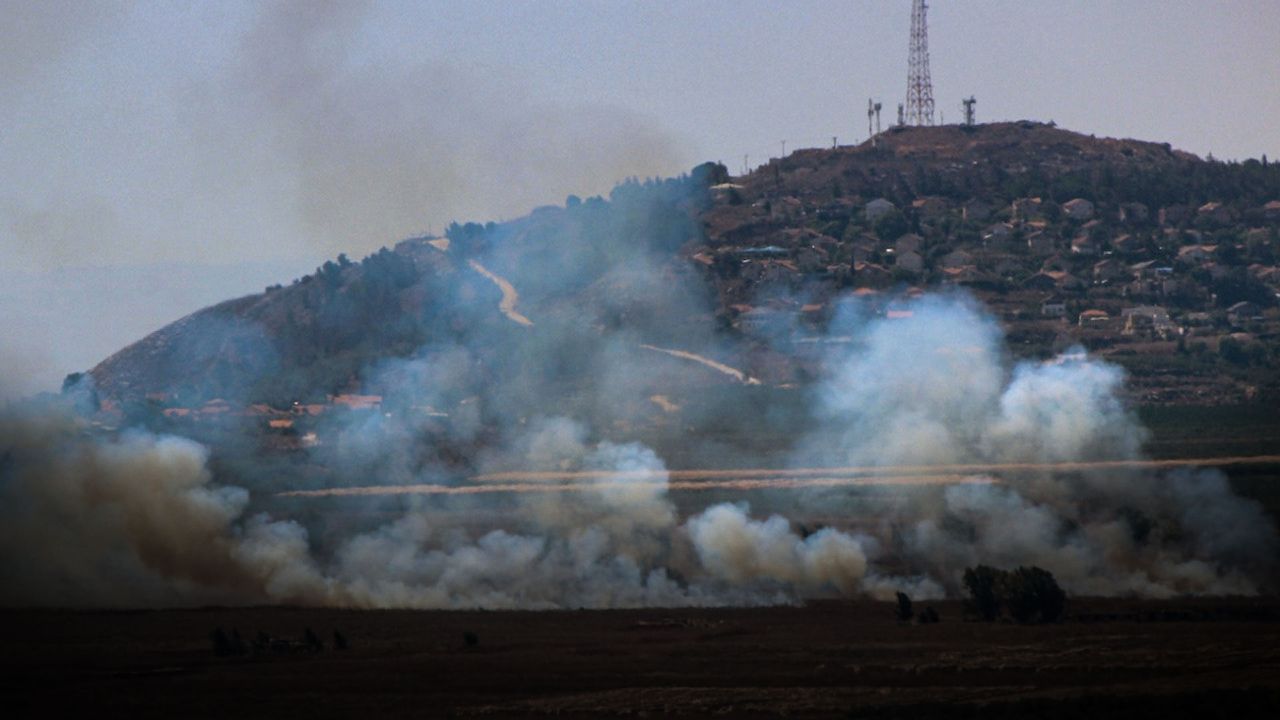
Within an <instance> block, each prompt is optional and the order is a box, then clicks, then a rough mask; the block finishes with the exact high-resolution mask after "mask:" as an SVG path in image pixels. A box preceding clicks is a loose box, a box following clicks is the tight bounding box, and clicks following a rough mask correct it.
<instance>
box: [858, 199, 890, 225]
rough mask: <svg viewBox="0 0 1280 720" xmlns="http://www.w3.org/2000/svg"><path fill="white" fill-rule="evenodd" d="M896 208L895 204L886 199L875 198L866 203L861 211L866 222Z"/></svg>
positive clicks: (874, 219) (872, 220)
mask: <svg viewBox="0 0 1280 720" xmlns="http://www.w3.org/2000/svg"><path fill="white" fill-rule="evenodd" d="M897 209H898V208H897V206H896V205H894V204H893V203H891V202H889V201H888V200H885V199H884V198H876V199H875V200H872V201H871V202H869V203H867V204H866V206H865V207H864V208H863V212H864V213H865V215H866V218H867V222H875V221H877V220H879V219H880V218H882V217H884V216H885V215H888V214H889V213H891V212H893V211H894V210H897Z"/></svg>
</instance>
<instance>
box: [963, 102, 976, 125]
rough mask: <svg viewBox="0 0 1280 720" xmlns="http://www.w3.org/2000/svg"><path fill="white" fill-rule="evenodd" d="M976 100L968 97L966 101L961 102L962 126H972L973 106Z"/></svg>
mask: <svg viewBox="0 0 1280 720" xmlns="http://www.w3.org/2000/svg"><path fill="white" fill-rule="evenodd" d="M977 102H978V101H977V100H976V99H975V98H974V97H973V96H972V95H970V96H969V98H968V99H967V100H961V101H960V104H962V105H964V124H965V125H973V106H974V105H976V104H977Z"/></svg>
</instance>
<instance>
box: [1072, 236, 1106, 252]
mask: <svg viewBox="0 0 1280 720" xmlns="http://www.w3.org/2000/svg"><path fill="white" fill-rule="evenodd" d="M1071 252H1072V254H1075V255H1083V256H1085V257H1096V256H1098V255H1101V254H1102V246H1101V244H1100V243H1099V242H1098V241H1097V240H1094V239H1093V237H1091V236H1089V235H1080V236H1077V237H1074V238H1072V239H1071Z"/></svg>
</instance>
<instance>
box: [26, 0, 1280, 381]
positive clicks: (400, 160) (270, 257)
mask: <svg viewBox="0 0 1280 720" xmlns="http://www.w3.org/2000/svg"><path fill="white" fill-rule="evenodd" d="M929 20H930V28H929V29H930V50H931V54H932V74H933V81H934V95H935V98H936V100H937V104H938V108H939V110H940V111H941V112H942V113H943V114H944V115H945V118H946V120H948V121H950V122H955V121H956V120H958V119H959V117H960V106H959V103H960V99H961V98H963V97H967V96H969V95H970V94H973V95H976V96H977V98H978V105H977V114H978V119H979V121H988V120H997V119H999V120H1006V119H1021V118H1031V119H1037V120H1054V121H1056V122H1057V123H1058V124H1059V126H1062V127H1065V128H1068V129H1073V130H1078V131H1082V132H1089V133H1096V134H1099V135H1107V136H1122V137H1136V138H1139V139H1146V140H1153V141H1158V142H1170V143H1172V144H1173V145H1174V146H1175V147H1179V148H1182V149H1184V150H1189V151H1191V152H1195V153H1197V154H1201V155H1205V154H1208V153H1213V154H1214V155H1215V156H1216V157H1219V158H1228V159H1243V158H1246V157H1257V156H1260V155H1262V154H1264V153H1266V154H1269V155H1271V156H1273V157H1275V156H1280V123H1277V122H1276V118H1278V117H1280V92H1278V90H1280V50H1277V48H1278V47H1280V45H1278V44H1277V28H1280V3H1277V2H1273V1H1271V0H1252V1H1238V2H1213V3H1206V2H1198V1H1197V2H1190V1H1188V2H1172V1H1165V2H1142V1H1138V0H1107V1H1101V0H1098V1H1078V2H1060V1H1051V0H1016V1H1014V0H968V1H964V2H960V1H955V2H947V1H946V0H938V2H936V3H935V4H933V5H932V6H931V7H930V10H929ZM909 26H910V2H909V1H908V0H895V1H893V2H890V1H888V0H880V1H875V2H869V1H868V2H856V1H855V2H850V1H847V0H845V1H832V2H819V1H811V2H803V1H801V2H788V3H772V2H755V1H747V0H734V1H722V2H696V3H695V2H691V1H686V2H644V3H638V2H585V1H583V2H517V1H515V0H507V1H504V2H478V1H473V2H456V1H453V2H450V1H445V2H439V1H423V0H418V1H416V2H340V3H324V2H296V3H281V2H244V1H233V0H220V1H219V2H191V3H183V2H137V3H108V2H105V1H99V2H72V3H66V2H48V1H40V0H0V67H3V72H0V127H3V128H4V132H3V133H0V179H3V182H2V183H0V263H3V266H4V267H5V268H7V269H9V270H10V271H11V272H18V271H21V272H23V273H24V277H25V278H28V279H27V280H24V281H23V282H21V283H11V287H10V288H9V290H8V291H7V292H6V293H5V296H4V301H5V307H4V308H3V312H0V332H2V333H3V336H2V337H3V346H0V372H6V373H7V374H8V375H9V376H10V378H11V379H10V381H8V382H7V383H6V384H7V385H8V386H9V387H10V388H15V387H16V388H19V390H18V391H22V392H26V391H29V390H31V389H35V388H40V387H47V386H49V385H50V384H56V383H55V382H54V380H56V379H57V378H60V377H61V376H62V375H63V374H65V373H66V372H69V371H71V370H76V369H84V368H85V367H87V366H89V365H91V364H92V363H93V362H96V361H97V360H98V359H101V357H102V356H103V355H105V354H106V353H107V352H109V351H111V350H114V349H116V348H118V347H120V346H121V345H123V344H125V343H127V342H129V341H132V340H134V339H137V337H138V336H139V334H141V333H142V332H145V330H147V329H153V328H154V327H158V326H159V325H161V324H163V323H164V322H167V321H169V320H173V319H175V318H176V317H178V316H180V315H181V314H184V313H186V312H188V311H190V310H193V309H196V308H198V307H200V306H202V305H204V304H207V303H209V302H212V301H213V300H216V299H220V298H222V297H227V296H231V295H235V294H239V293H244V292H249V291H253V290H259V289H261V287H262V285H265V284H266V283H267V282H268V281H270V280H272V276H271V275H270V274H269V273H281V272H283V273H284V274H286V275H296V274H299V273H302V272H305V271H306V270H308V269H310V268H312V267H314V266H315V265H316V264H318V263H319V262H320V261H322V260H323V259H324V258H326V257H331V256H333V255H335V254H337V253H338V252H342V251H345V252H347V253H348V254H350V255H352V256H353V257H358V256H361V255H363V254H365V253H367V252H369V251H372V250H375V249H376V248H378V247H379V246H381V245H384V244H390V243H393V242H394V241H395V240H397V239H399V238H401V237H404V236H406V235H409V234H412V233H416V232H422V231H425V230H427V229H429V228H430V229H435V230H437V231H438V230H440V229H441V228H442V227H443V225H444V224H446V223H448V222H449V221H450V220H454V219H457V220H480V221H485V220H490V219H502V218H509V217H514V216H517V215H520V214H523V213H525V212H527V211H528V210H529V209H530V208H532V207H534V206H536V205H540V204H546V203H558V202H562V201H563V199H564V197H565V196H566V195H567V194H569V193H576V194H579V195H589V194H595V193H603V192H607V191H608V189H609V188H610V187H611V186H612V185H613V184H614V183H615V182H616V181H618V180H620V179H621V178H624V177H626V176H630V175H637V176H647V175H667V174H673V173H678V172H681V171H683V170H687V169H689V168H690V167H692V166H693V165H695V164H697V163H698V162H701V161H703V160H721V161H724V162H725V163H726V164H727V165H729V167H730V168H731V169H732V170H734V171H735V172H736V171H737V170H738V169H739V168H740V167H741V165H742V161H743V156H744V155H748V156H749V158H750V162H751V164H752V165H755V164H759V163H761V162H764V161H765V160H767V159H768V157H770V156H774V155H777V154H778V153H779V151H780V141H782V140H786V141H787V148H788V151H790V150H791V149H794V148H797V147H805V146H815V145H827V144H829V143H830V139H831V137H832V136H838V137H839V138H840V141H841V142H842V143H849V142H860V141H862V140H864V139H865V138H866V125H865V107H866V101H867V98H868V97H875V98H876V99H878V100H880V101H881V102H883V103H884V106H885V108H886V109H889V110H890V112H889V113H888V117H891V116H892V114H893V113H892V108H894V106H895V105H896V103H898V102H901V101H902V98H903V94H904V88H905V84H906V59H907V57H906V56H907V35H908V29H909ZM157 263H159V264H164V263H170V264H172V263H179V264H182V266H183V267H185V268H189V269H190V268H199V267H203V266H209V265H212V266H214V267H213V268H212V269H210V270H209V271H208V273H207V278H206V280H204V281H202V282H191V283H188V284H186V285H182V284H179V285H178V286H176V287H172V288H170V289H169V290H168V291H166V292H165V293H164V294H163V296H162V297H161V298H158V299H151V298H150V297H149V296H148V294H147V291H146V288H147V286H148V284H149V283H153V282H156V280H155V278H156V277H157V276H158V275H160V274H163V272H164V270H163V267H164V266H163V265H160V266H157ZM246 263H252V265H245V264H246ZM104 267H105V268H114V271H115V272H116V273H117V274H118V277H119V282H118V285H115V286H113V285H112V284H111V283H103V282H102V281H101V277H102V275H101V274H100V273H99V274H97V275H94V274H93V272H97V271H90V270H84V269H85V268H104ZM168 267H172V265H169V266H168ZM79 272H83V273H86V274H85V275H84V276H83V277H81V276H80V275H78V274H77V273H79ZM184 272H185V271H184ZM193 272H196V273H197V275H198V274H199V271H198V270H193ZM108 276H110V275H108ZM30 278H36V279H35V280H32V279H30ZM274 279H276V280H280V281H285V282H287V281H288V280H289V279H290V277H275V278H274ZM91 281H92V287H94V294H93V297H92V300H90V301H89V302H87V303H85V304H84V306H83V307H76V308H74V309H73V310H71V312H76V313H78V314H77V316H76V320H75V321H74V324H75V325H76V327H82V328H85V329H86V332H80V331H77V332H74V333H70V332H68V330H67V327H66V326H61V327H58V326H59V323H58V322H57V320H56V319H53V320H50V321H48V322H43V321H42V322H39V323H37V322H34V321H33V320H32V318H35V317H37V316H38V313H36V312H35V309H36V308H37V306H39V305H41V303H43V305H44V306H45V310H46V311H47V309H48V306H49V305H50V303H49V302H47V296H48V295H49V294H50V293H57V294H59V295H60V296H61V297H63V298H64V299H65V298H69V297H72V296H73V295H74V293H72V292H71V290H70V288H73V287H75V286H77V285H86V283H90V282H91ZM160 284H161V285H163V286H165V287H169V286H170V285H173V283H160ZM183 287H190V288H191V289H190V291H189V292H188V293H186V294H184V292H183V289H182V288H183ZM23 288H25V289H23ZM113 288H114V289H113ZM20 290H21V291H20ZM124 317H128V318H129V321H128V322H125V321H123V320H122V318H124ZM42 328H44V329H42ZM68 335H70V336H73V337H75V338H76V340H75V341H74V342H71V344H68V339H67V336H68ZM15 358H19V359H20V360H15ZM33 358H34V360H33ZM32 367H34V368H36V370H34V371H32V370H30V368H32ZM22 368H27V369H22ZM15 378H16V380H15ZM11 392H13V391H11Z"/></svg>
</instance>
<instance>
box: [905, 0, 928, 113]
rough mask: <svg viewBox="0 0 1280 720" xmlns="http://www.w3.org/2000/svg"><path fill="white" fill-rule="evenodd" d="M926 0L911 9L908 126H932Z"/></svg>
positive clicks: (915, 1) (917, 0) (916, 3)
mask: <svg viewBox="0 0 1280 720" xmlns="http://www.w3.org/2000/svg"><path fill="white" fill-rule="evenodd" d="M928 9H929V6H928V5H927V4H925V0H914V2H913V3H912V5H911V53H910V55H909V56H908V60H907V124H908V125H932V124H933V80H932V79H931V78H930V77H929V26H928V24H927V21H926V20H925V12H926V11H927V10H928Z"/></svg>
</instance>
